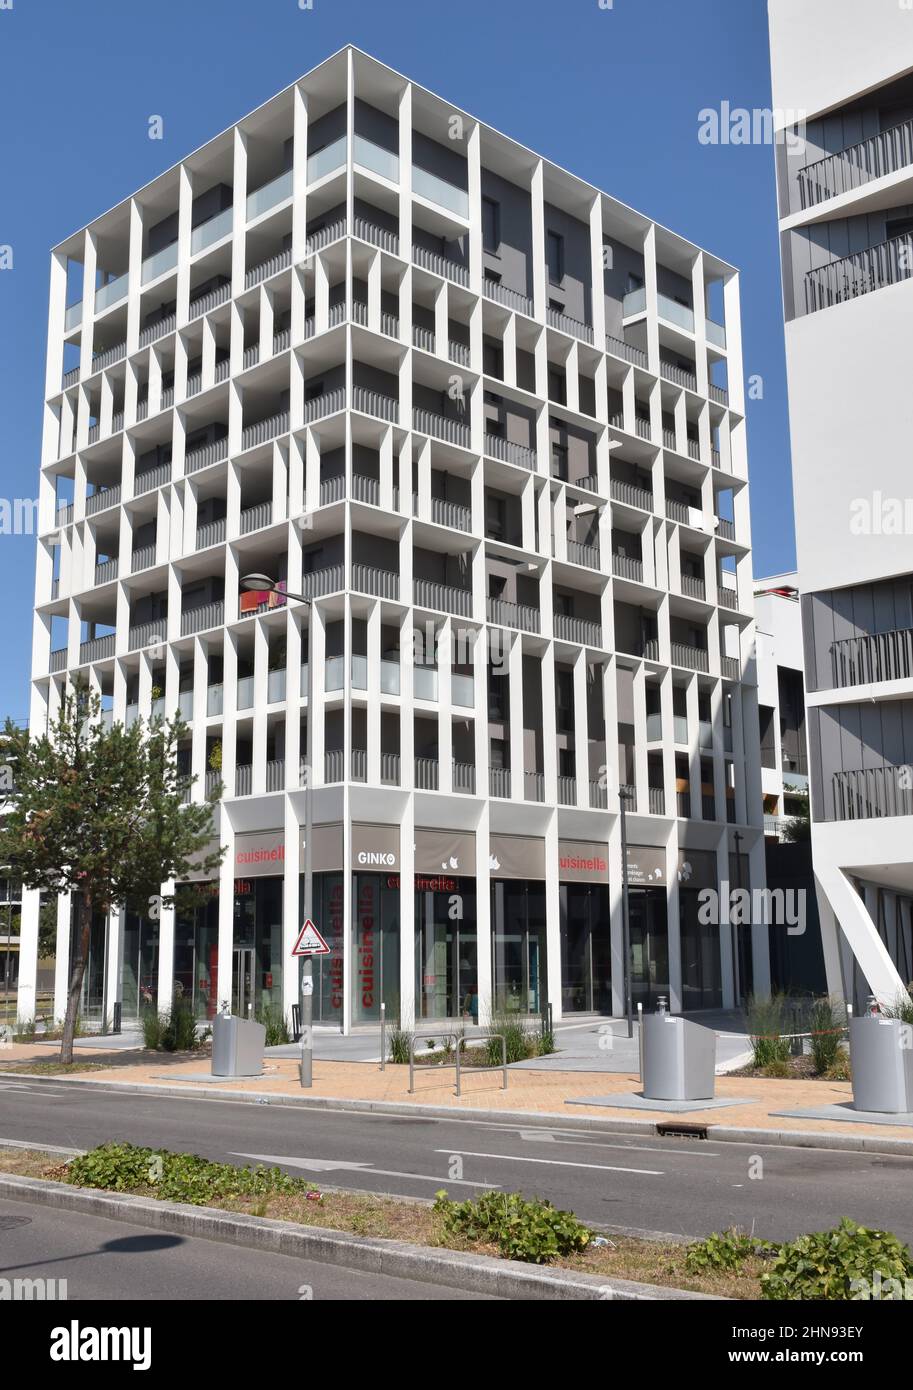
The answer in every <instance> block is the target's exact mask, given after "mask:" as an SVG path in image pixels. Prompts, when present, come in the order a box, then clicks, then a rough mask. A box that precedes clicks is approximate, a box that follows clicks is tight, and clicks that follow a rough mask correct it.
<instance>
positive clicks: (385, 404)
mask: <svg viewBox="0 0 913 1390" xmlns="http://www.w3.org/2000/svg"><path fill="white" fill-rule="evenodd" d="M352 409H353V410H360V411H362V413H363V414H365V415H374V416H376V417H377V418H378V419H380V420H389V421H390V422H391V423H392V424H394V425H395V424H397V422H398V421H399V401H395V400H394V399H393V397H392V396H385V395H384V394H383V393H382V392H380V391H369V390H368V388H367V387H365V386H353V387H352Z"/></svg>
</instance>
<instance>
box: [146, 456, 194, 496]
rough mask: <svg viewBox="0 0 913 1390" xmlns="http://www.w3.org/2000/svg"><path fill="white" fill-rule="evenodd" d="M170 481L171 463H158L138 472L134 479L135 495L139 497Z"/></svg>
mask: <svg viewBox="0 0 913 1390" xmlns="http://www.w3.org/2000/svg"><path fill="white" fill-rule="evenodd" d="M185 468H186V461H185ZM170 482H171V464H170V463H157V464H155V466H154V467H152V468H146V469H144V470H143V472H142V473H137V475H136V477H135V478H134V480H133V495H134V497H139V496H140V495H141V494H142V493H144V492H151V491H152V489H153V488H155V487H161V486H162V484H163V483H170Z"/></svg>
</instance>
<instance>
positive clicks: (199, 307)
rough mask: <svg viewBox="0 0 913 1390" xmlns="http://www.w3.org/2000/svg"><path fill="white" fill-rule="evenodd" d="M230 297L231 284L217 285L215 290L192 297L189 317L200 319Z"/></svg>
mask: <svg viewBox="0 0 913 1390" xmlns="http://www.w3.org/2000/svg"><path fill="white" fill-rule="evenodd" d="M248 288H249V286H248ZM228 299H231V285H230V284H228V285H217V286H216V288H215V289H214V290H207V291H206V293H205V294H199V295H197V296H196V298H195V299H191V301H190V304H189V306H188V317H189V318H191V319H198V318H199V317H200V315H201V314H208V313H209V311H210V309H215V308H217V307H218V305H220V304H224V303H225V301H226V300H228Z"/></svg>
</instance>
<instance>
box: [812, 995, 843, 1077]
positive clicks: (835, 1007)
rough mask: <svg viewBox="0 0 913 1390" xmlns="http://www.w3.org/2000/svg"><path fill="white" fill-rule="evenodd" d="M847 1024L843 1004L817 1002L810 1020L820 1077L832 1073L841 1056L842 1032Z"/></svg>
mask: <svg viewBox="0 0 913 1390" xmlns="http://www.w3.org/2000/svg"><path fill="white" fill-rule="evenodd" d="M845 1023H846V1012H845V1010H844V1008H843V1004H842V1003H840V1002H839V1001H837V1000H832V999H818V1000H816V1001H815V1004H814V1007H813V1008H812V1011H811V1015H810V1018H809V1026H810V1029H811V1034H812V1037H811V1048H812V1059H813V1060H814V1063H815V1071H816V1072H817V1073H818V1075H819V1076H823V1075H824V1073H825V1072H828V1071H830V1070H831V1068H832V1067H833V1066H834V1065H835V1063H836V1062H837V1059H838V1057H839V1056H840V1052H841V1033H840V1030H841V1029H842V1028H843V1027H844V1025H845Z"/></svg>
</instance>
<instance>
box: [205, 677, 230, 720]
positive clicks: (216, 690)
mask: <svg viewBox="0 0 913 1390" xmlns="http://www.w3.org/2000/svg"><path fill="white" fill-rule="evenodd" d="M224 693H225V692H224V687H223V686H222V685H221V684H219V685H208V686H207V687H206V714H207V716H209V717H212V716H216V715H221V714H222V711H223V697H224Z"/></svg>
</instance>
